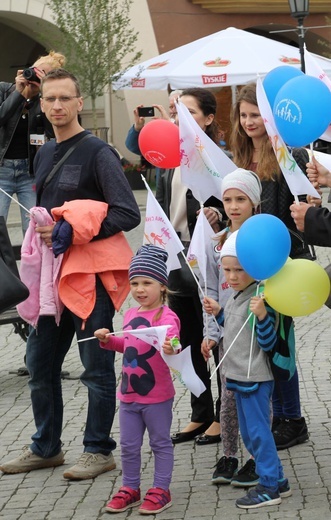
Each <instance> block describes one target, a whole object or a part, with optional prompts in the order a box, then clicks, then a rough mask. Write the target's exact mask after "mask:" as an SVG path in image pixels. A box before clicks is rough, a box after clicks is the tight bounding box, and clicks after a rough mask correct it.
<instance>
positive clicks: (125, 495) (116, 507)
mask: <svg viewBox="0 0 331 520" xmlns="http://www.w3.org/2000/svg"><path fill="white" fill-rule="evenodd" d="M139 504H141V500H140V489H132V488H130V487H128V486H122V487H121V488H120V489H119V490H118V492H117V493H116V494H115V495H114V496H113V498H112V499H111V500H109V502H107V505H106V511H108V512H109V513H122V511H126V510H127V509H131V508H132V507H135V506H138V505H139Z"/></svg>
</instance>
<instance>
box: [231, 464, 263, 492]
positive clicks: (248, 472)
mask: <svg viewBox="0 0 331 520" xmlns="http://www.w3.org/2000/svg"><path fill="white" fill-rule="evenodd" d="M255 468H256V466H255V460H254V459H248V461H247V462H246V464H245V465H244V466H243V467H242V468H241V469H240V470H239V471H238V473H237V475H235V476H234V477H233V479H232V480H231V485H232V486H234V487H251V486H256V485H257V484H258V483H259V476H258V474H257V473H255Z"/></svg>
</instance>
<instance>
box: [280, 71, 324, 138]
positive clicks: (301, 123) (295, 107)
mask: <svg viewBox="0 0 331 520" xmlns="http://www.w3.org/2000/svg"><path fill="white" fill-rule="evenodd" d="M273 113H274V118H275V123H276V126H277V129H278V131H279V133H280V135H281V136H282V138H283V140H284V141H285V143H286V144H288V145H289V146H306V145H307V144H309V143H312V142H313V141H315V140H316V139H318V138H319V137H320V136H321V135H322V134H323V132H325V130H326V129H327V128H328V126H329V124H330V122H331V92H330V90H329V89H328V87H327V86H326V85H325V84H324V83H323V82H322V81H321V80H320V79H318V78H314V77H313V76H306V75H305V74H304V75H303V76H300V77H297V78H293V79H290V80H289V81H288V82H287V83H285V85H284V86H283V87H282V88H281V89H280V90H279V92H278V94H277V96H276V99H275V103H274V107H273Z"/></svg>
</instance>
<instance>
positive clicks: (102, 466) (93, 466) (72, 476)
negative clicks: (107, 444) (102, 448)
mask: <svg viewBox="0 0 331 520" xmlns="http://www.w3.org/2000/svg"><path fill="white" fill-rule="evenodd" d="M115 468H116V463H115V460H114V456H113V454H112V453H110V454H109V455H102V454H101V453H87V452H85V453H82V454H81V456H80V457H79V459H78V461H77V462H76V464H75V465H74V466H72V467H71V468H69V469H67V470H66V471H65V472H64V473H63V476H64V478H67V479H69V480H85V479H87V478H94V477H97V476H98V475H101V474H102V473H105V472H106V471H111V470H112V469H115Z"/></svg>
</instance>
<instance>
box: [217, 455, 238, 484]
mask: <svg viewBox="0 0 331 520" xmlns="http://www.w3.org/2000/svg"><path fill="white" fill-rule="evenodd" d="M237 469H238V459H236V458H235V457H225V456H224V457H221V458H220V460H219V461H218V463H217V464H216V469H215V471H214V473H213V476H212V479H211V481H212V483H213V484H231V480H232V479H233V477H234V476H235V475H236V473H237Z"/></svg>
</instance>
